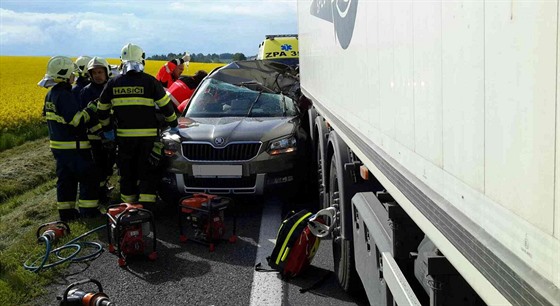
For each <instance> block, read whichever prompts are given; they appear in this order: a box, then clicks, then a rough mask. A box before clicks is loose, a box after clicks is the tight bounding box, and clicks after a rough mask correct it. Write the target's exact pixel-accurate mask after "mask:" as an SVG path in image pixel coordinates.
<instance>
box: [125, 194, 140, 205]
mask: <svg viewBox="0 0 560 306" xmlns="http://www.w3.org/2000/svg"><path fill="white" fill-rule="evenodd" d="M137 198H138V197H137V196H136V195H135V194H133V195H126V194H122V193H121V200H122V201H123V202H126V203H134V202H136V199H137Z"/></svg>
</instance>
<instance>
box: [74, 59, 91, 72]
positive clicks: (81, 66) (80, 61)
mask: <svg viewBox="0 0 560 306" xmlns="http://www.w3.org/2000/svg"><path fill="white" fill-rule="evenodd" d="M90 60H91V56H87V55H82V56H80V57H78V58H77V59H76V65H78V69H80V71H79V73H80V76H88V74H87V69H86V68H87V65H88V63H89V61H90Z"/></svg>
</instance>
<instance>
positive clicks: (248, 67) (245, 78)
mask: <svg viewBox="0 0 560 306" xmlns="http://www.w3.org/2000/svg"><path fill="white" fill-rule="evenodd" d="M208 78H210V79H216V80H219V81H222V82H227V83H230V84H235V85H241V84H245V83H255V82H256V83H258V84H259V85H261V86H263V87H266V88H267V89H269V90H270V91H273V92H275V93H283V94H284V95H288V96H291V97H294V95H295V92H294V91H295V89H296V88H299V76H298V75H297V72H296V70H295V69H293V68H292V67H290V66H288V65H284V64H282V63H278V62H273V61H266V60H264V61H263V60H248V61H235V62H231V63H230V64H228V65H226V66H223V67H220V68H218V69H216V70H215V71H213V72H212V73H211V74H210V75H209V76H208Z"/></svg>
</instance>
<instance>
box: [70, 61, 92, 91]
mask: <svg viewBox="0 0 560 306" xmlns="http://www.w3.org/2000/svg"><path fill="white" fill-rule="evenodd" d="M90 60H91V56H87V55H82V56H80V57H78V58H77V59H76V62H75V63H76V65H77V66H78V70H77V71H76V76H77V78H76V84H74V86H72V94H74V98H75V99H76V101H80V93H81V91H82V89H83V88H84V87H86V86H87V85H88V84H89V83H90V79H89V74H88V73H87V64H88V63H89V61H90Z"/></svg>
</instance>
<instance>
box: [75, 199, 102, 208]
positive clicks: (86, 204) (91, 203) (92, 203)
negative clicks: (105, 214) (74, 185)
mask: <svg viewBox="0 0 560 306" xmlns="http://www.w3.org/2000/svg"><path fill="white" fill-rule="evenodd" d="M98 206H99V202H98V201H97V200H82V199H80V200H78V207H81V208H97V207H98Z"/></svg>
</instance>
